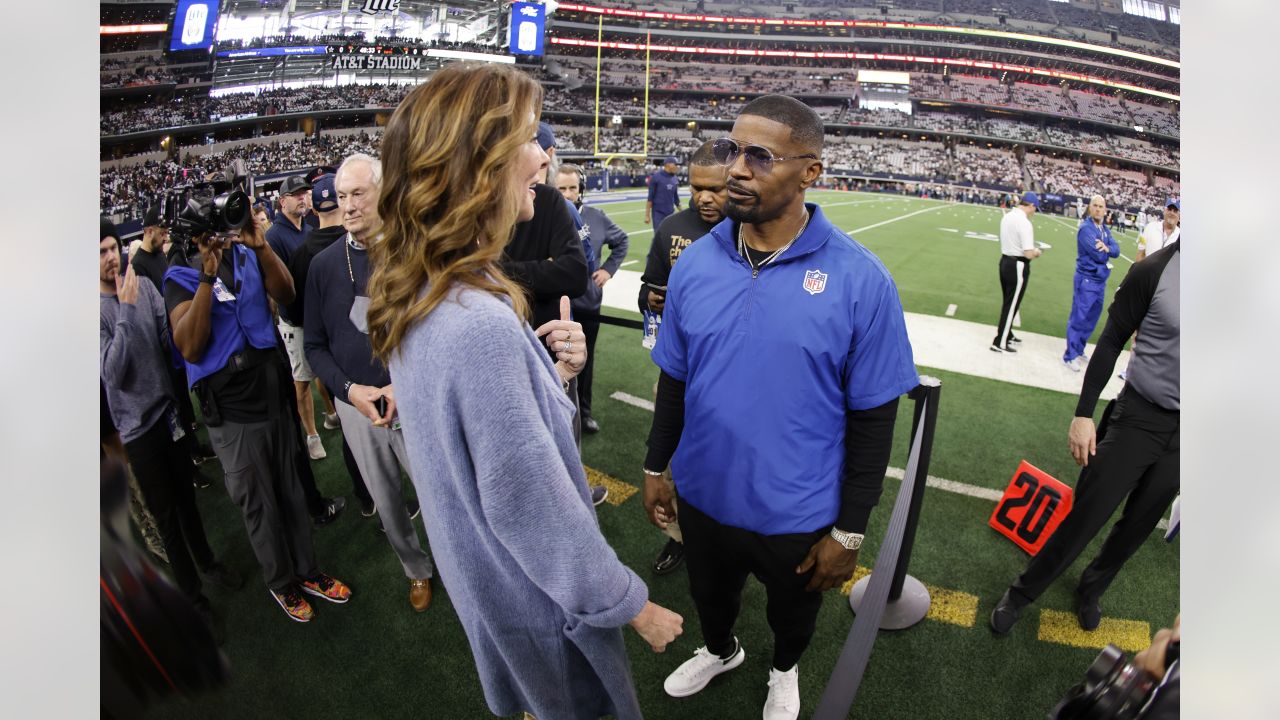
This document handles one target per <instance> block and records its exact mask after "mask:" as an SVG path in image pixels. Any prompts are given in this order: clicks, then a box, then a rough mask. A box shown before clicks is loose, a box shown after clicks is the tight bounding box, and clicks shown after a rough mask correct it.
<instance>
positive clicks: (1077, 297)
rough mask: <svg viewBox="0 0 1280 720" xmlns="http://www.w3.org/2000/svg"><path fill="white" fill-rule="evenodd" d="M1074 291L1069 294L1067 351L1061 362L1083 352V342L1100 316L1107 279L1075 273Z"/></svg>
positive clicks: (1090, 333)
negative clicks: (1069, 310) (1069, 314)
mask: <svg viewBox="0 0 1280 720" xmlns="http://www.w3.org/2000/svg"><path fill="white" fill-rule="evenodd" d="M1074 286H1075V292H1074V293H1073V294H1072V296H1071V316H1070V317H1068V318H1067V352H1066V353H1064V354H1063V356H1062V360H1063V362H1071V361H1072V360H1074V359H1075V358H1078V357H1080V356H1081V355H1083V354H1084V344H1085V342H1087V341H1088V340H1089V336H1090V335H1092V334H1093V329H1094V328H1095V327H1097V326H1098V318H1100V317H1102V300H1103V296H1104V295H1106V291H1107V281H1106V280H1099V279H1097V278H1092V277H1089V276H1087V275H1081V274H1080V273H1076V276H1075V282H1074Z"/></svg>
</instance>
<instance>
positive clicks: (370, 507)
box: [360, 498, 378, 517]
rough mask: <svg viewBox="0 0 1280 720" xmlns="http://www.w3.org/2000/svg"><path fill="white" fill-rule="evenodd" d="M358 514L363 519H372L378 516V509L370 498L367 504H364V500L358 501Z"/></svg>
mask: <svg viewBox="0 0 1280 720" xmlns="http://www.w3.org/2000/svg"><path fill="white" fill-rule="evenodd" d="M360 514H361V515H362V516H363V517H373V516H374V515H377V514H378V508H377V506H375V505H374V504H373V499H372V498H370V499H369V501H368V502H365V501H364V500H361V501H360Z"/></svg>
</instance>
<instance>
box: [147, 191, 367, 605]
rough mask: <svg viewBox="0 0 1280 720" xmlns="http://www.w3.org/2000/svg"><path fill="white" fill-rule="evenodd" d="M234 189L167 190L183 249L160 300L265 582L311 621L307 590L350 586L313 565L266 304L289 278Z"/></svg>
mask: <svg viewBox="0 0 1280 720" xmlns="http://www.w3.org/2000/svg"><path fill="white" fill-rule="evenodd" d="M236 184H237V183H236V182H235V177H234V176H233V177H232V182H231V185H232V186H233V187H232V188H231V189H229V190H227V189H226V188H225V187H219V185H218V184H213V183H204V184H200V185H193V186H187V187H183V188H175V189H174V190H172V191H170V193H169V194H168V195H167V197H166V208H165V212H164V217H165V223H166V224H167V225H168V226H169V228H170V232H171V234H172V235H173V236H174V242H175V245H179V244H180V246H181V249H180V250H179V251H178V252H177V253H176V256H175V259H174V263H173V265H171V266H170V268H169V270H168V271H167V272H166V273H165V276H164V299H165V306H166V309H167V310H168V313H169V322H170V326H171V327H172V329H173V339H174V344H175V345H176V346H177V348H178V350H179V352H180V353H181V354H182V358H183V360H184V363H185V366H186V371H187V378H188V382H189V383H190V384H191V388H192V389H194V390H196V394H197V396H198V397H199V398H200V405H201V411H202V413H203V414H204V417H205V424H206V425H207V426H208V428H209V439H210V441H211V443H212V445H213V448H214V452H215V453H216V454H217V456H218V459H219V461H220V462H221V464H222V467H223V469H224V470H225V471H226V484H227V492H228V494H229V495H230V496H231V499H232V501H233V502H235V503H236V505H238V506H239V507H240V510H241V512H242V513H243V515H244V520H245V527H246V528H247V530H248V533H249V541H250V544H251V545H252V547H253V551H254V555H255V556H256V557H257V559H258V563H259V564H260V565H261V566H262V572H263V579H264V580H265V581H266V584H267V587H268V588H269V589H270V590H271V594H272V596H273V597H274V599H275V600H276V602H277V603H278V604H279V605H280V606H281V608H283V609H284V610H285V612H286V613H287V614H288V615H289V617H290V618H291V619H293V620H295V621H298V622H307V621H309V620H310V619H311V617H312V613H313V611H312V608H311V606H310V604H309V603H308V602H307V601H306V599H304V597H303V593H310V594H312V595H315V596H319V597H322V598H324V599H326V600H329V601H331V602H339V603H341V602H346V601H347V599H348V598H349V597H350V595H351V591H350V589H349V588H347V587H346V585H344V584H343V583H342V582H340V581H338V580H336V579H334V578H332V577H330V576H328V575H326V574H324V573H322V572H320V570H319V569H318V567H317V565H316V560H315V551H314V547H313V545H312V538H311V523H310V522H308V520H309V515H308V512H307V505H306V499H305V495H304V493H303V490H302V485H301V482H300V480H299V476H298V469H297V467H296V465H295V462H296V460H295V453H294V452H293V449H294V446H295V443H294V439H293V438H292V437H291V436H290V433H291V432H292V426H291V424H290V421H289V419H288V416H287V415H286V413H288V412H291V408H292V401H293V392H292V382H291V380H290V378H289V377H288V375H287V370H286V369H285V367H284V365H283V363H282V362H281V361H280V358H279V357H278V354H277V353H278V351H277V350H276V338H275V329H274V326H273V322H272V316H271V310H270V307H269V304H268V302H267V298H268V296H269V297H271V298H272V299H274V300H275V301H276V302H277V303H278V304H281V305H283V304H287V303H289V302H292V301H293V299H294V287H293V280H292V278H291V277H290V275H289V272H288V270H287V269H286V268H285V266H284V263H283V262H281V260H280V259H279V257H277V256H276V254H275V253H274V252H272V250H271V249H270V247H268V245H267V242H266V239H265V238H264V237H263V234H262V232H261V230H260V229H259V228H258V227H257V226H256V225H255V224H254V223H253V222H252V220H251V214H250V207H251V205H250V202H249V198H248V196H247V194H246V193H245V192H244V190H242V189H239V188H235V187H234V185H236ZM220 190H221V191H222V192H219V191H220Z"/></svg>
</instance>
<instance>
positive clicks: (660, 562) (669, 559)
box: [653, 540, 684, 575]
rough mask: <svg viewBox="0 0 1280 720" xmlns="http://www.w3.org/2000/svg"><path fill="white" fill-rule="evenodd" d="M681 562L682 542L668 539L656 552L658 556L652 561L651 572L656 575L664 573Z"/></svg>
mask: <svg viewBox="0 0 1280 720" xmlns="http://www.w3.org/2000/svg"><path fill="white" fill-rule="evenodd" d="M682 562H684V544H683V543H679V542H676V541H675V540H668V541H667V544H666V545H665V546H664V547H663V548H662V552H661V553H658V558H657V559H656V560H654V561H653V572H654V573H655V574H657V575H666V574H667V573H669V572H671V571H672V570H675V569H676V568H678V567H680V563H682Z"/></svg>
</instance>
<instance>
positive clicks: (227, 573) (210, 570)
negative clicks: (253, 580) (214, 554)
mask: <svg viewBox="0 0 1280 720" xmlns="http://www.w3.org/2000/svg"><path fill="white" fill-rule="evenodd" d="M200 574H201V575H203V576H204V579H205V580H208V581H209V582H211V583H213V584H214V585H221V586H222V587H224V588H226V589H228V590H239V589H240V588H242V587H244V578H242V577H240V573H238V572H236V571H235V570H232V569H231V568H229V567H227V566H226V565H223V564H222V563H221V562H218V561H217V560H215V561H214V562H213V564H212V565H210V566H209V567H207V568H205V569H204V570H201V571H200Z"/></svg>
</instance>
